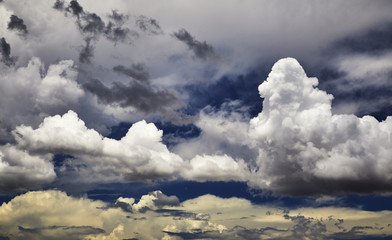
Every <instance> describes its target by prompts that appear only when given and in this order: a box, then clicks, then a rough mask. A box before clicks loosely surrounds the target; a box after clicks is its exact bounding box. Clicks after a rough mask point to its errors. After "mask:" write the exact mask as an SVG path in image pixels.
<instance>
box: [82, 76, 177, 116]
mask: <svg viewBox="0 0 392 240" xmlns="http://www.w3.org/2000/svg"><path fill="white" fill-rule="evenodd" d="M83 87H84V89H86V90H87V91H89V92H91V93H92V94H94V95H96V96H97V97H98V99H99V101H101V102H103V103H105V104H112V103H118V104H120V106H122V107H129V106H132V107H135V108H137V109H138V110H140V111H143V112H145V113H153V112H162V111H166V110H167V109H170V108H171V107H173V106H176V105H179V104H180V100H179V99H178V98H177V97H176V96H175V95H174V94H173V93H172V92H170V91H169V90H166V89H154V88H153V87H152V86H151V84H150V83H149V82H140V81H130V82H129V84H128V85H125V84H123V83H121V82H114V83H113V84H112V86H111V87H107V86H105V85H104V84H103V83H102V82H101V81H99V80H97V79H92V80H89V81H88V82H86V83H85V84H83ZM165 109H166V110H165Z"/></svg>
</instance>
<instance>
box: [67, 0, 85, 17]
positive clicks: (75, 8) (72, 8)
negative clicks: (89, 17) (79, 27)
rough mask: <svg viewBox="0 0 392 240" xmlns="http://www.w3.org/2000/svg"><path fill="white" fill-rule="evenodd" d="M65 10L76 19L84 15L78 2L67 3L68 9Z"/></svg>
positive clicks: (73, 0) (74, 0)
mask: <svg viewBox="0 0 392 240" xmlns="http://www.w3.org/2000/svg"><path fill="white" fill-rule="evenodd" d="M66 10H67V11H68V12H71V13H72V14H74V15H75V16H77V17H78V18H79V16H80V15H81V14H83V13H84V11H83V7H82V6H80V4H79V3H78V1H76V0H72V1H71V2H70V3H69V5H68V7H67V8H66Z"/></svg>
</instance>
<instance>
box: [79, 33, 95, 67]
mask: <svg viewBox="0 0 392 240" xmlns="http://www.w3.org/2000/svg"><path fill="white" fill-rule="evenodd" d="M85 43H86V44H85V45H84V46H83V47H82V50H81V51H80V53H79V61H80V62H81V63H91V59H92V58H93V57H94V45H93V44H92V39H91V38H86V39H85Z"/></svg>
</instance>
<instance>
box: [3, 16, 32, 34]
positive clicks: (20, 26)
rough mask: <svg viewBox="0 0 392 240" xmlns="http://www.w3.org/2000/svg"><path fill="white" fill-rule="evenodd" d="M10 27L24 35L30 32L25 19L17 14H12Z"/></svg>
mask: <svg viewBox="0 0 392 240" xmlns="http://www.w3.org/2000/svg"><path fill="white" fill-rule="evenodd" d="M8 29H10V30H16V31H18V32H20V33H21V34H23V35H26V34H27V33H28V31H27V26H26V24H25V23H24V21H23V19H21V18H19V17H18V16H16V15H11V17H10V21H9V22H8Z"/></svg>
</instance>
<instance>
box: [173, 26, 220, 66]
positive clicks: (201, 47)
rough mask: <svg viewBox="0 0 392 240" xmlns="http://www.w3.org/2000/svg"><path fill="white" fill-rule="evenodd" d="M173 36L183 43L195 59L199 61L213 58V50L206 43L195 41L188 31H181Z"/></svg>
mask: <svg viewBox="0 0 392 240" xmlns="http://www.w3.org/2000/svg"><path fill="white" fill-rule="evenodd" d="M174 36H175V37H176V38H177V39H178V40H180V41H181V42H183V43H185V44H186V45H187V46H188V48H189V49H190V50H192V51H193V53H194V54H195V56H196V57H198V58H200V59H207V58H211V57H214V56H215V53H214V48H213V47H212V46H211V45H209V44H208V43H207V42H206V41H204V42H200V41H198V40H196V39H195V38H194V37H193V36H192V35H191V34H190V33H189V32H188V31H186V30H185V29H181V30H179V31H178V32H176V33H174Z"/></svg>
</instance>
